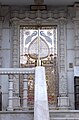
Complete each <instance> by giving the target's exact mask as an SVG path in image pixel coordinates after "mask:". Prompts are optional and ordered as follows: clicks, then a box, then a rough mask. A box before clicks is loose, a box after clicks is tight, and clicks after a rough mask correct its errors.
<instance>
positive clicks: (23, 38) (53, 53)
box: [20, 25, 58, 107]
mask: <svg viewBox="0 0 79 120" xmlns="http://www.w3.org/2000/svg"><path fill="white" fill-rule="evenodd" d="M39 36H40V38H41V39H42V40H43V41H42V42H45V43H46V45H47V46H45V45H44V43H41V44H43V45H41V47H42V46H43V48H42V49H43V53H42V54H44V55H46V57H45V58H43V59H41V65H42V66H45V69H46V82H47V91H48V100H49V106H52V107H56V106H57V96H58V64H57V56H58V55H57V26H41V27H39ZM37 38H38V27H34V26H31V27H29V26H24V25H23V26H21V27H20V67H35V66H36V65H37V60H36V59H34V58H33V57H31V56H30V55H29V47H30V46H31V44H32V47H31V49H32V50H33V49H35V48H37V47H35V45H37V44H36V41H37ZM46 47H47V48H46ZM47 49H49V50H48V51H47ZM35 50H36V49H35ZM47 52H48V53H47ZM45 53H46V54H45ZM34 57H35V56H34ZM22 84H23V83H22V80H20V85H21V87H20V94H21V97H22V91H23V89H22ZM33 104H34V75H28V105H30V106H32V105H33Z"/></svg>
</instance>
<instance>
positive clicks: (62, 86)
mask: <svg viewBox="0 0 79 120" xmlns="http://www.w3.org/2000/svg"><path fill="white" fill-rule="evenodd" d="M58 27H59V28H58V33H59V36H58V37H59V48H58V51H59V97H58V106H59V109H68V107H69V98H68V95H67V75H66V72H67V69H66V19H65V18H60V19H59V26H58Z"/></svg>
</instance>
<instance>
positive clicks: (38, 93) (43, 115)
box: [34, 66, 49, 120]
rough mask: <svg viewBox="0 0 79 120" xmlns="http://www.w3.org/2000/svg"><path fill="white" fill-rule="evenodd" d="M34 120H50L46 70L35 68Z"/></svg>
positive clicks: (39, 67)
mask: <svg viewBox="0 0 79 120" xmlns="http://www.w3.org/2000/svg"><path fill="white" fill-rule="evenodd" d="M34 94H35V97H34V120H49V108H48V98H47V85H46V78H45V68H44V67H41V66H38V67H36V68H35V92H34Z"/></svg>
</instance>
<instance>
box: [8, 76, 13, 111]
mask: <svg viewBox="0 0 79 120" xmlns="http://www.w3.org/2000/svg"><path fill="white" fill-rule="evenodd" d="M8 92H9V96H8V108H7V110H8V111H13V75H9V89H8Z"/></svg>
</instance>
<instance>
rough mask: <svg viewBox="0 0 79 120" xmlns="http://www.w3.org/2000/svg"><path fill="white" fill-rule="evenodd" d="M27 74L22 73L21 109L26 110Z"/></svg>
mask: <svg viewBox="0 0 79 120" xmlns="http://www.w3.org/2000/svg"><path fill="white" fill-rule="evenodd" d="M27 77H28V75H24V79H23V110H27V90H28V80H27Z"/></svg>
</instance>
